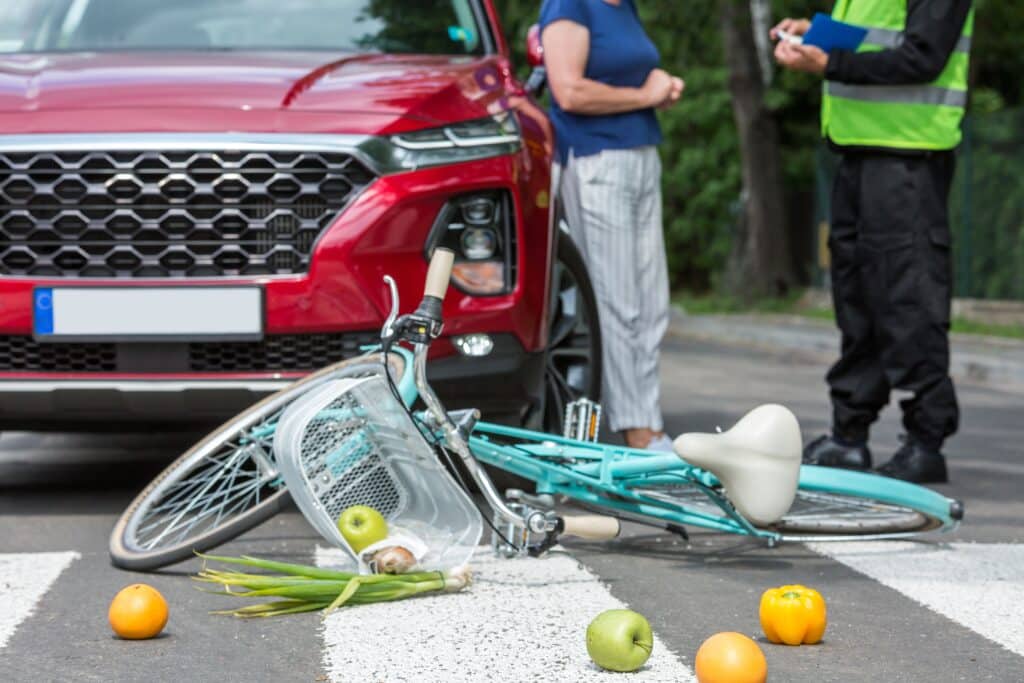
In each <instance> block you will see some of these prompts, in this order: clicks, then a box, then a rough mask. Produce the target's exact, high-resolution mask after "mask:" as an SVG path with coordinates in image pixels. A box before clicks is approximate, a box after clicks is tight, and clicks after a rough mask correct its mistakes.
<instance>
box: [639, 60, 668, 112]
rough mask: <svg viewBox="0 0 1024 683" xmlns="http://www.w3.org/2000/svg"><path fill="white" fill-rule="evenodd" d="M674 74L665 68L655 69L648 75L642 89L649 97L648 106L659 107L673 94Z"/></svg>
mask: <svg viewBox="0 0 1024 683" xmlns="http://www.w3.org/2000/svg"><path fill="white" fill-rule="evenodd" d="M673 85H674V84H673V83H672V76H671V75H669V73H668V72H667V71H665V70H664V69H653V70H652V71H651V73H649V74H648V75H647V80H646V81H644V84H643V86H642V87H641V90H642V91H643V93H644V95H645V96H646V98H647V102H648V106H650V107H659V106H661V105H662V104H663V103H665V102H666V101H667V100H668V98H669V97H671V96H672V88H673Z"/></svg>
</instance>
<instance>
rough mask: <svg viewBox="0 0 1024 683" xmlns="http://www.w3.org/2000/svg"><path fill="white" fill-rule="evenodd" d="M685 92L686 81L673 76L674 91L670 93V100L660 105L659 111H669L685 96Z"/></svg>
mask: <svg viewBox="0 0 1024 683" xmlns="http://www.w3.org/2000/svg"><path fill="white" fill-rule="evenodd" d="M684 90H686V81H684V80H683V79H681V78H679V77H678V76H672V91H671V92H670V93H669V95H668V99H666V100H665V101H664V102H662V103H661V104H659V105H658V109H669V108H670V107H672V106H673V105H674V104H675V103H676V102H678V101H679V98H680V97H682V96H683V91H684Z"/></svg>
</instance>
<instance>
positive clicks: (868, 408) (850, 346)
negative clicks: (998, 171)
mask: <svg viewBox="0 0 1024 683" xmlns="http://www.w3.org/2000/svg"><path fill="white" fill-rule="evenodd" d="M954 166H955V158H954V155H953V152H939V153H931V154H923V155H914V156H911V155H900V154H895V153H894V154H887V153H885V152H884V151H881V152H876V151H865V152H849V153H844V154H843V157H842V160H841V162H840V165H839V170H838V173H837V176H836V179H835V185H834V187H833V194H832V226H831V234H830V237H829V246H830V248H831V252H832V293H833V299H834V303H835V310H836V319H837V322H838V324H839V328H840V330H841V331H842V353H841V357H840V359H839V361H838V362H837V363H836V364H835V365H834V366H833V367H832V369H831V370H830V371H829V373H828V377H827V379H828V383H829V387H830V389H831V396H832V407H833V430H834V433H835V435H836V436H837V437H838V438H840V439H843V440H845V441H850V442H863V441H866V440H867V437H868V429H869V427H870V425H871V423H872V422H874V421H875V420H876V419H877V418H878V414H879V412H880V411H881V410H882V408H884V407H885V406H886V404H888V402H889V394H890V391H891V390H893V389H899V390H904V391H908V392H911V396H910V397H909V398H907V399H906V400H904V401H902V402H901V403H900V405H901V407H902V409H903V425H904V427H905V429H906V431H907V433H908V434H909V435H910V436H911V437H912V438H914V439H916V440H918V441H919V442H920V443H922V445H924V446H925V447H927V448H930V449H934V450H938V449H939V448H940V447H941V445H942V442H943V441H944V440H945V438H946V437H947V436H949V435H950V434H952V433H953V432H955V431H956V429H957V424H958V421H959V409H958V407H957V400H956V392H955V391H954V388H953V382H952V380H951V379H950V377H949V317H950V303H951V296H952V261H951V257H950V242H951V240H950V230H949V215H948V199H949V191H950V186H951V184H952V180H953V171H954Z"/></svg>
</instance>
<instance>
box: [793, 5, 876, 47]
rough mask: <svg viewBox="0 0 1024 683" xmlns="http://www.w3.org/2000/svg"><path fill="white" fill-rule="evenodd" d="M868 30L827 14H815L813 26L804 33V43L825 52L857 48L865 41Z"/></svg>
mask: <svg viewBox="0 0 1024 683" xmlns="http://www.w3.org/2000/svg"><path fill="white" fill-rule="evenodd" d="M867 35H868V30H867V29H866V28H862V27H860V26H854V25H853V24H846V23H843V22H841V21H836V20H835V19H833V18H832V17H830V16H828V15H827V14H821V13H820V12H819V13H818V14H815V15H814V19H813V21H811V28H810V29H809V30H808V31H807V33H805V34H804V40H803V44H804V45H814V46H815V47H819V48H821V49H822V50H824V51H825V52H831V51H832V50H856V49H857V48H858V47H860V44H861V43H863V42H864V38H866V37H867Z"/></svg>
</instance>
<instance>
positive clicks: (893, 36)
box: [864, 28, 971, 55]
mask: <svg viewBox="0 0 1024 683" xmlns="http://www.w3.org/2000/svg"><path fill="white" fill-rule="evenodd" d="M903 36H904V33H903V31H896V30H893V29H888V28H872V29H868V35H867V36H866V37H865V38H864V44H865V45H874V46H875V47H880V48H883V49H892V48H897V47H899V46H900V45H902V44H903ZM953 52H959V53H962V54H965V55H966V54H970V52H971V37H970V36H960V39H959V40H957V41H956V47H954V48H953Z"/></svg>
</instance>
